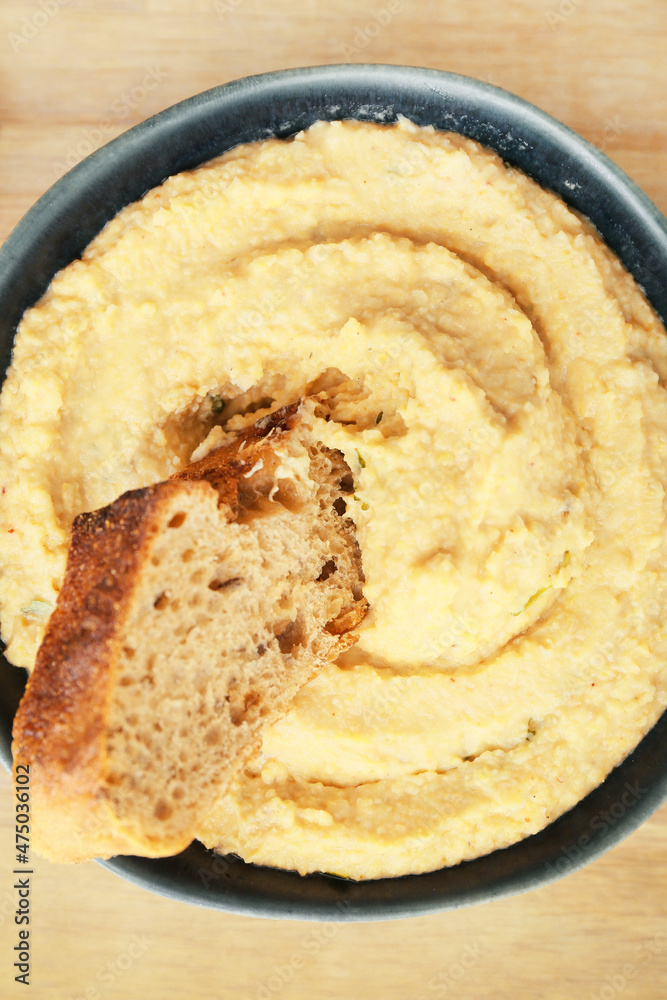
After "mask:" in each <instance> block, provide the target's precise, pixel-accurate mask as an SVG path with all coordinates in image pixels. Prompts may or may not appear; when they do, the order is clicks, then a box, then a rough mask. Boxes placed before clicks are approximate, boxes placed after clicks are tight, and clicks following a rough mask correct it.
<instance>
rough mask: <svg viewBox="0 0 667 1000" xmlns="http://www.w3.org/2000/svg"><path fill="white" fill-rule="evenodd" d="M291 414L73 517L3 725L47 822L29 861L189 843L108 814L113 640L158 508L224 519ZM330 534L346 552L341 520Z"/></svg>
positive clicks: (330, 651) (331, 642) (286, 410)
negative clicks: (185, 501) (53, 587)
mask: <svg viewBox="0 0 667 1000" xmlns="http://www.w3.org/2000/svg"><path fill="white" fill-rule="evenodd" d="M298 410H299V404H295V405H293V406H288V407H283V408H282V409H281V410H278V411H276V412H275V413H273V414H270V415H269V417H267V418H264V419H263V420H260V421H257V422H256V423H255V424H253V425H252V427H250V428H248V429H247V430H246V431H244V432H242V433H241V434H239V435H238V437H237V438H236V439H235V440H234V441H233V442H232V443H231V444H228V445H226V446H224V447H222V448H219V449H217V450H216V451H215V452H212V453H211V454H209V455H207V456H206V457H205V458H204V459H202V460H201V461H199V462H196V463H193V464H192V465H191V466H189V467H188V468H186V469H184V470H183V471H182V472H180V473H178V474H177V475H176V476H174V477H173V478H172V479H171V480H168V481H165V482H162V483H158V484H157V485H155V486H150V487H146V488H144V489H139V490H134V491H131V492H129V493H126V494H124V495H123V496H121V497H120V498H119V499H118V500H116V501H114V502H113V503H112V504H110V505H109V506H108V507H105V508H103V509H101V510H97V511H93V512H90V513H84V514H81V515H79V516H78V517H77V518H76V519H75V521H74V523H73V526H72V540H71V548H70V552H69V558H68V564H67V570H66V575H65V580H64V582H63V586H62V590H61V593H60V595H59V599H58V602H57V606H56V609H55V611H54V612H53V614H52V616H51V619H50V621H49V624H48V627H47V630H46V634H45V638H44V641H43V643H42V645H41V647H40V650H39V653H38V656H37V661H36V665H35V669H34V671H33V673H32V675H31V676H30V678H29V681H28V685H27V688H26V692H25V695H24V697H23V699H22V701H21V704H20V706H19V709H18V712H17V714H16V717H15V720H14V731H13V754H14V765H15V767H16V766H18V765H25V764H28V765H30V777H31V781H30V783H31V789H32V796H33V813H34V814H35V815H37V816H42V817H44V820H46V819H47V818H48V822H45V821H44V820H43V821H42V822H40V823H36V824H34V826H33V846H34V848H35V850H36V851H37V852H38V853H41V854H44V855H45V856H47V857H50V858H52V859H53V860H58V861H65V862H69V861H80V860H86V859H87V858H91V857H109V856H111V855H113V854H116V853H137V854H142V855H145V856H161V855H164V854H168V853H175V852H177V851H178V850H181V849H183V848H184V847H186V846H187V844H188V843H189V842H190V840H191V839H192V837H191V836H188V835H184V836H183V838H182V840H181V841H180V842H179V841H175V840H172V841H171V842H170V843H166V842H165V843H160V842H156V841H155V839H154V838H152V839H151V837H149V836H148V835H146V836H142V835H141V833H137V830H136V828H135V827H132V825H130V826H128V824H127V823H125V824H123V823H120V822H119V821H118V817H117V816H116V814H115V812H114V809H113V808H112V805H111V801H110V799H111V796H110V793H109V788H108V784H107V776H108V768H107V764H108V761H107V747H108V744H107V739H106V736H107V729H108V719H109V711H110V704H111V700H112V698H113V696H114V688H115V685H116V683H117V675H118V662H117V661H118V655H119V654H118V635H119V632H120V631H121V630H122V628H123V624H124V622H125V620H126V617H127V615H128V609H129V608H130V605H131V602H132V597H133V593H134V590H135V585H136V581H137V579H138V576H139V573H140V570H141V567H142V565H143V563H144V560H145V559H146V558H147V551H148V549H149V547H150V545H151V542H152V539H153V538H154V537H155V535H156V533H157V532H159V530H161V523H162V522H161V521H160V514H161V513H164V509H165V504H168V503H170V502H171V501H172V500H174V499H178V498H179V497H191V498H194V497H198V498H201V499H202V500H206V501H207V502H208V503H210V504H211V506H212V508H213V510H215V508H216V505H217V508H218V509H219V510H220V513H221V514H222V515H223V516H224V518H225V519H226V520H227V521H233V520H234V519H235V518H236V516H237V515H238V510H239V502H240V497H241V498H242V494H243V492H244V491H247V490H248V489H250V486H249V483H248V472H249V470H250V469H252V468H253V466H255V464H256V463H257V462H258V460H259V458H260V457H261V455H262V453H263V452H264V451H265V450H269V449H272V448H273V447H274V445H275V443H276V440H277V439H278V438H279V437H280V436H281V435H282V434H285V433H287V432H289V431H290V430H291V429H292V428H293V427H294V425H295V423H296V422H297V420H298ZM342 530H343V532H344V533H345V532H347V533H348V536H349V538H350V539H352V543H353V544H356V543H355V542H354V539H353V531H352V525H351V522H349V523H348V524H346V526H345V528H344V529H342ZM366 608H367V605H366V602H365V599H363V597H362V596H361V592H360V588H359V591H358V593H356V594H355V595H354V597H353V598H352V599H351V601H350V603H349V605H348V606H346V607H344V608H343V609H342V610H341V613H340V614H339V615H338V616H337V618H336V620H335V621H333V622H330V623H328V625H327V627H326V629H325V632H324V635H323V642H322V647H321V648H322V650H323V651H325V652H324V655H325V656H329V655H336V653H337V652H339V651H341V650H342V649H343V648H345V647H347V646H348V645H350V643H351V642H353V641H354V638H353V637H352V636H351V635H349V633H350V632H351V630H352V629H354V628H355V627H356V626H357V625H358V624H359V623H360V621H361V620H362V619H363V617H364V614H365V613H366ZM316 666H317V664H315V663H313V669H315V668H316ZM306 679H307V676H305V675H304V676H303V679H302V680H301V683H303V682H305V680H306Z"/></svg>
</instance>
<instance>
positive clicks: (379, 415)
mask: <svg viewBox="0 0 667 1000" xmlns="http://www.w3.org/2000/svg"><path fill="white" fill-rule="evenodd" d="M383 414H384V410H380V412H379V413H378V415H377V417H376V418H375V423H376V424H379V423H380V421H381V420H382V416H383Z"/></svg>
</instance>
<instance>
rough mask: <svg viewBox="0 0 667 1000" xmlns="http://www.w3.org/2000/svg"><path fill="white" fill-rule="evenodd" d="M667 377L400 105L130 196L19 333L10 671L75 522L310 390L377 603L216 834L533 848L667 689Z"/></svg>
mask: <svg viewBox="0 0 667 1000" xmlns="http://www.w3.org/2000/svg"><path fill="white" fill-rule="evenodd" d="M665 378H667V338H666V337H665V331H664V329H663V327H662V326H661V324H660V322H659V321H658V319H657V317H656V316H655V314H654V313H653V312H652V310H651V309H650V307H649V306H648V304H647V302H646V300H645V298H644V296H643V294H642V293H641V291H640V290H639V289H638V287H637V286H636V284H635V283H634V282H633V280H632V279H631V278H630V276H629V275H628V274H627V273H626V272H625V270H624V269H623V268H622V266H621V265H620V263H619V262H618V261H617V260H616V259H615V257H613V255H612V254H611V253H610V251H609V250H607V249H606V248H605V247H604V245H603V244H602V243H601V241H600V239H599V238H598V237H597V236H596V234H595V232H594V231H593V229H592V227H591V225H590V224H588V223H587V222H586V221H584V220H582V219H581V218H580V217H579V216H578V215H577V214H575V213H574V212H573V211H571V210H570V209H569V208H567V207H566V206H565V205H564V204H563V202H562V201H560V200H559V199H558V198H557V197H555V196H554V195H553V194H551V193H549V192H546V191H544V190H542V189H541V188H540V187H539V186H537V185H536V184H535V183H534V182H532V181H531V180H529V179H528V178H527V177H526V176H524V175H523V174H522V173H520V172H519V171H517V170H514V169H512V168H509V167H507V166H505V165H504V164H503V163H502V161H501V160H500V159H499V158H498V157H497V156H496V155H495V154H493V153H491V152H489V151H488V150H485V149H483V148H482V147H481V146H479V145H477V144H476V143H474V142H472V141H469V140H467V139H465V138H462V137H460V136H457V135H451V134H442V133H438V132H435V131H433V130H432V129H423V128H418V127H417V126H414V125H412V124H411V123H410V122H408V121H406V120H401V121H400V122H399V123H398V124H397V125H395V126H379V125H371V124H362V123H358V122H345V123H341V122H333V123H318V124H316V125H314V126H312V127H311V128H310V129H308V131H306V132H303V133H300V134H299V135H297V136H296V137H294V138H293V139H291V140H289V141H281V140H269V141H267V142H262V143H257V144H253V145H246V146H240V147H238V148H236V149H234V150H232V151H231V152H229V153H227V154H225V155H224V156H223V157H221V158H219V159H217V160H215V161H213V162H211V163H209V164H207V165H205V166H203V167H201V168H199V169H198V170H195V171H192V172H189V173H184V174H180V175H177V176H175V177H172V178H170V179H169V180H167V181H166V182H165V183H164V184H163V185H162V186H161V187H159V188H156V189H155V190H153V191H150V192H149V193H148V194H147V195H146V196H145V197H144V198H143V199H142V200H141V201H140V202H138V203H136V204H133V205H130V206H129V207H128V208H126V209H124V210H123V211H122V212H121V213H120V214H119V215H118V216H117V217H116V218H115V219H114V220H113V221H112V222H110V223H109V225H108V226H107V227H106V228H105V229H104V230H103V232H102V233H101V234H100V235H99V236H98V237H97V238H96V239H95V240H94V241H93V243H92V244H91V245H90V246H89V247H88V249H87V250H86V252H85V253H84V255H83V257H82V259H81V260H80V261H76V262H74V263H73V264H71V265H70V266H69V267H67V268H65V269H64V270H63V271H61V272H60V273H59V274H58V275H57V276H56V277H55V279H54V280H53V282H52V284H51V286H50V288H49V290H48V292H47V293H46V295H45V296H44V297H43V299H42V300H41V301H40V302H39V303H38V304H37V305H36V306H35V307H34V308H32V309H30V310H29V311H28V312H27V313H26V315H25V317H24V319H23V321H22V323H21V326H20V329H19V333H18V336H17V339H16V346H15V349H14V356H13V362H12V366H11V368H10V371H9V374H8V377H7V381H6V383H5V387H4V389H3V393H2V398H1V402H0V445H1V455H0V484H1V486H2V496H1V497H0V561H1V568H2V576H1V578H0V617H1V620H2V635H3V638H4V640H5V641H6V642H7V656H8V657H9V659H10V660H11V661H12V662H14V663H16V664H19V665H22V666H27V667H28V668H30V667H31V666H32V664H33V663H34V658H35V653H36V649H37V647H38V644H39V642H40V641H41V637H42V635H43V633H44V628H45V624H46V621H47V620H48V615H49V613H50V610H51V609H52V607H53V604H54V602H55V600H56V596H57V592H58V588H59V585H60V583H61V581H62V578H63V574H64V568H65V561H66V555H67V543H68V530H69V526H70V523H71V521H72V518H73V517H74V516H75V515H76V514H77V513H79V512H81V511H83V510H90V509H94V508H96V507H99V506H102V505H104V504H106V503H108V502H110V501H111V500H113V499H114V498H115V497H117V496H118V495H119V494H120V493H122V492H124V491H125V490H127V489H132V488H136V487H140V486H144V485H147V484H150V483H152V482H155V481H157V480H160V479H163V478H165V477H167V476H168V475H170V474H171V473H173V472H174V471H176V470H178V469H179V468H181V467H182V466H183V465H184V464H186V463H187V461H188V460H189V459H190V456H191V454H192V452H193V451H194V450H195V449H199V452H198V453H200V452H201V449H202V447H203V448H204V449H205V448H206V447H207V443H206V441H209V442H212V443H215V439H216V435H218V436H219V435H220V434H221V433H222V432H221V431H220V430H219V427H220V426H222V425H223V424H226V425H227V426H230V427H233V426H234V425H235V423H236V424H238V423H239V422H242V420H243V412H244V411H247V410H248V409H251V410H253V411H254V412H255V413H257V412H259V411H260V410H262V409H266V408H268V407H272V408H273V407H276V406H279V405H282V404H283V403H286V402H291V401H293V400H295V399H297V398H299V397H300V396H302V395H304V394H311V395H314V396H315V397H316V398H317V399H318V401H319V409H318V412H319V414H320V416H319V418H318V421H317V425H318V429H319V433H320V436H321V438H322V440H323V441H325V443H326V444H328V445H330V446H332V447H336V448H339V449H340V450H341V451H342V452H343V453H344V455H345V458H346V460H347V462H348V464H349V465H350V467H351V468H352V470H353V474H354V478H355V493H354V496H353V498H351V500H350V502H349V504H348V513H349V514H350V516H352V517H353V519H354V521H355V523H356V526H357V535H358V538H359V542H360V545H361V550H362V554H363V562H364V572H365V576H366V584H365V588H364V592H365V594H366V596H367V598H368V600H369V602H370V605H371V609H372V610H371V613H370V615H369V616H368V618H367V620H366V621H365V622H364V624H363V625H362V628H361V630H360V638H359V642H358V644H357V645H356V646H355V647H354V648H353V649H352V650H350V651H348V652H347V653H346V654H344V656H343V657H342V658H341V659H340V660H339V661H338V662H337V663H335V664H331V665H330V666H329V667H328V668H327V669H325V670H324V671H323V672H322V673H320V674H319V675H318V676H317V677H316V678H315V679H314V680H313V681H312V682H311V683H310V684H308V685H307V686H306V687H305V688H304V689H303V690H302V692H301V694H300V695H299V697H298V698H297V700H296V702H295V703H294V705H293V707H292V709H291V711H290V712H289V714H288V715H287V716H286V717H285V718H284V719H283V720H282V721H281V722H280V723H278V724H277V725H275V726H274V727H273V728H272V729H271V730H270V731H268V732H267V733H266V735H265V738H264V743H263V747H262V751H261V754H260V755H259V756H258V757H257V758H256V759H255V760H254V761H253V762H252V763H251V765H250V766H249V767H248V768H247V769H246V771H245V772H244V773H243V775H241V776H240V778H239V779H238V780H237V781H236V783H235V784H234V786H233V788H232V790H231V792H229V793H228V794H226V795H225V796H223V797H222V798H221V799H220V801H219V802H218V804H217V806H216V807H215V809H214V810H213V811H212V813H211V815H210V816H209V818H208V820H207V822H206V823H205V825H204V828H203V829H202V831H201V839H202V840H203V841H204V843H205V844H207V845H208V846H215V847H217V848H219V849H220V850H222V851H234V852H236V853H238V854H240V855H241V856H242V857H244V858H245V859H246V860H248V861H253V862H257V863H260V864H267V865H274V866H278V867H285V868H293V869H296V870H297V871H299V872H302V873H304V872H309V871H318V870H320V871H328V872H333V873H336V874H340V875H345V876H348V877H351V878H357V879H361V878H376V877H381V876H388V875H403V874H407V873H416V872H421V871H428V870H432V869H435V868H438V867H441V866H444V865H451V864H455V863H457V862H459V861H461V860H462V859H465V858H473V857H476V856H478V855H481V854H484V853H487V852H489V851H491V850H493V849H495V848H498V847H503V846H505V845H507V844H510V843H513V842H515V841H517V840H519V839H521V838H522V837H525V836H526V835H527V834H530V833H534V832H536V831H537V830H540V829H541V828H543V827H544V826H545V825H546V824H548V823H549V822H551V821H552V820H553V819H555V818H556V817H557V816H559V815H560V814H561V813H563V812H564V811H565V810H567V809H569V808H570V807H571V806H572V805H574V804H575V803H576V802H577V801H578V800H579V799H581V798H582V797H583V796H584V795H585V794H586V793H587V792H589V791H590V790H591V789H592V788H593V787H595V786H596V785H597V784H598V783H599V782H600V781H601V780H602V779H603V778H604V777H605V776H606V774H607V773H608V772H609V771H610V769H611V768H612V767H613V766H614V765H615V764H617V763H618V762H619V761H620V760H622V759H623V758H624V757H625V756H626V755H627V754H628V753H629V752H630V750H631V749H633V748H634V746H635V745H636V744H637V743H638V741H639V740H640V738H641V737H642V736H643V735H644V733H645V732H646V731H647V730H648V729H649V728H650V727H651V726H652V725H653V724H654V723H655V722H656V720H657V719H658V717H659V716H660V714H661V713H662V711H663V709H664V708H665V706H666V705H667V667H666V666H665V664H666V663H667V641H666V636H665V628H664V626H663V619H664V617H665V616H664V608H665V589H666V586H667V534H666V532H665V523H664V522H665V508H664V504H665V484H666V482H667V393H666V392H665V389H664V387H663V386H664V381H665ZM207 435H210V437H208V438H207ZM205 439H206V440H205ZM202 442H204V444H203V445H202ZM289 474H290V473H289V470H288V469H286V470H285V475H289Z"/></svg>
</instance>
